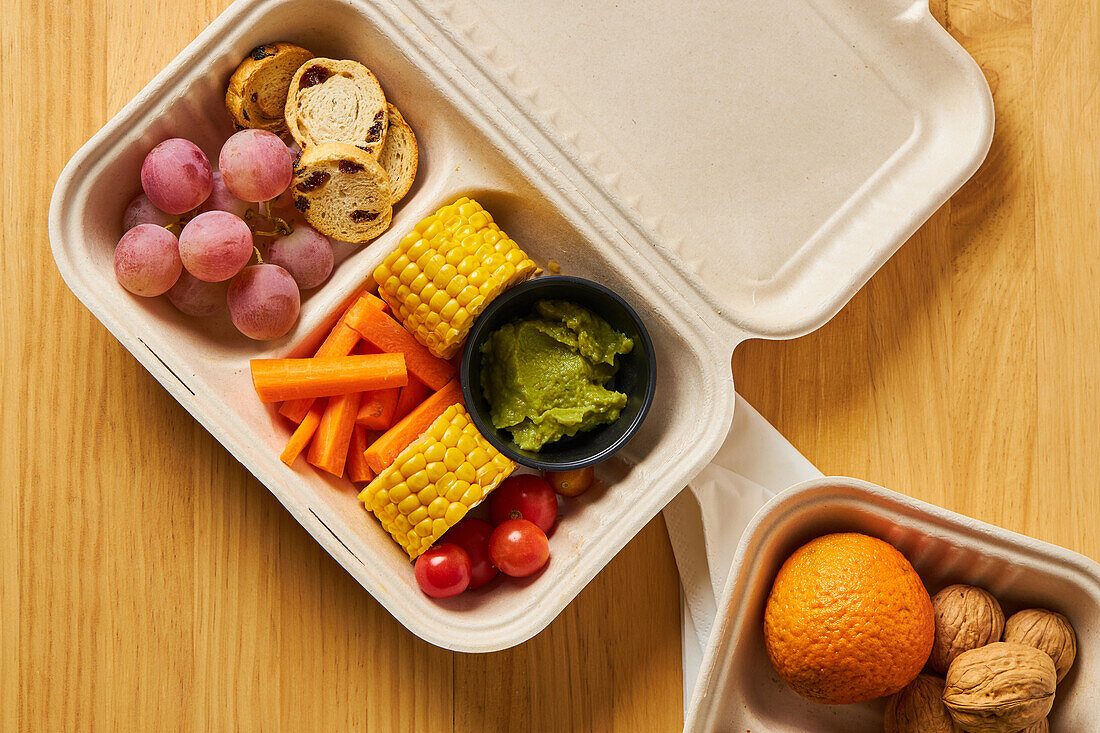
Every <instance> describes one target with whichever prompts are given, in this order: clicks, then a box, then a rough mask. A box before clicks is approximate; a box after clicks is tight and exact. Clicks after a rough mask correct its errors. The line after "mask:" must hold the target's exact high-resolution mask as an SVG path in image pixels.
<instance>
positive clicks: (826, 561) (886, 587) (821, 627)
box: [764, 532, 935, 705]
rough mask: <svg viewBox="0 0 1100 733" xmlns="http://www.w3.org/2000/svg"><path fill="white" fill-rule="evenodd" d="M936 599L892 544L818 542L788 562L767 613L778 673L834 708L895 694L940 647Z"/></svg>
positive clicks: (767, 636)
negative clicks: (934, 608) (935, 645)
mask: <svg viewBox="0 0 1100 733" xmlns="http://www.w3.org/2000/svg"><path fill="white" fill-rule="evenodd" d="M934 636H935V623H934V620H933V614H932V599H931V598H929V596H928V591H927V590H926V589H925V587H924V584H923V583H921V579H920V576H918V575H917V571H916V570H914V569H913V566H912V565H911V564H910V563H909V560H907V559H906V558H905V556H904V555H902V554H901V553H900V552H898V550H897V549H896V548H894V547H893V546H892V545H890V544H888V543H886V542H883V541H882V540H880V539H876V538H874V537H869V536H867V535H864V534H858V533H854V532H847V533H840V534H830V535H825V536H823V537H818V538H817V539H815V540H812V541H810V542H808V543H807V544H805V545H803V546H802V547H800V548H798V549H797V550H796V551H795V552H794V553H793V554H792V555H791V556H790V557H788V558H787V560H786V561H785V562H784V563H783V567H781V568H780V569H779V574H778V575H777V576H776V578H775V582H774V583H773V585H772V589H771V593H770V594H769V595H768V602H767V606H766V608H765V610H764V642H765V645H766V646H767V650H768V656H769V657H770V658H771V661H772V665H773V666H774V667H775V670H776V672H778V673H779V677H780V678H781V679H782V680H783V681H784V682H785V683H787V685H789V686H790V687H791V688H792V689H793V690H794V691H795V692H797V693H798V694H800V695H802V696H803V697H806V698H808V699H810V700H813V701H815V702H820V703H825V704H829V705H841V704H847V703H855V702H864V701H866V700H872V699H874V698H876V697H882V696H884V695H891V694H893V693H895V692H897V691H898V690H900V689H902V688H903V687H905V686H906V685H907V684H909V683H910V682H912V681H913V679H915V678H916V676H917V675H918V674H919V673H920V671H921V669H922V668H923V667H924V664H925V662H926V661H927V660H928V655H929V654H930V653H931V651H932V641H933V637H934Z"/></svg>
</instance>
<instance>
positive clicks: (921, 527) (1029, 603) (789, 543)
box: [685, 477, 1100, 733]
mask: <svg viewBox="0 0 1100 733" xmlns="http://www.w3.org/2000/svg"><path fill="white" fill-rule="evenodd" d="M832 532H862V533H864V534H869V535H872V536H874V537H878V538H879V539H882V540H885V541H886V542H889V543H890V544H892V545H894V546H895V547H897V548H898V549H899V550H901V552H902V553H904V554H905V556H906V557H907V558H908V559H909V560H910V562H912V564H913V567H914V568H915V569H916V570H917V572H918V573H919V574H920V576H921V580H922V581H923V582H924V584H925V586H926V587H927V588H928V591H929V593H931V594H935V593H936V592H937V591H939V590H940V589H941V588H943V587H945V586H947V585H951V584H952V583H966V584H970V585H977V586H980V587H982V588H985V589H986V590H988V591H989V592H990V593H992V594H993V595H994V596H996V598H997V599H998V600H999V601H1000V602H1001V605H1002V607H1003V609H1004V612H1005V616H1006V617H1008V616H1009V615H1011V614H1012V613H1014V612H1016V611H1019V610H1021V609H1024V608H1048V609H1050V610H1053V611H1059V612H1061V613H1063V614H1065V615H1066V616H1067V617H1068V618H1069V620H1070V622H1071V623H1072V624H1073V628H1074V630H1075V632H1076V634H1077V661H1076V662H1075V663H1074V666H1073V668H1072V669H1071V670H1070V672H1069V674H1068V675H1067V676H1066V678H1065V679H1064V680H1062V682H1061V683H1059V685H1058V690H1057V693H1056V696H1055V703H1054V709H1053V710H1052V712H1051V716H1050V724H1051V730H1073V731H1077V730H1098V729H1100V708H1098V706H1097V693H1096V689H1097V688H1096V680H1097V677H1098V675H1100V654H1097V646H1098V645H1100V628H1098V624H1100V566H1098V565H1097V564H1096V563H1095V562H1093V561H1092V560H1089V559H1088V558H1085V557H1083V556H1081V555H1078V554H1077V553H1074V552H1070V551H1069V550H1066V549H1063V548H1061V547H1056V546H1054V545H1051V544H1047V543H1045V542H1039V541H1038V540H1034V539H1031V538H1029V537H1024V536H1022V535H1017V534H1014V533H1012V532H1008V531H1007V530H1003V529H1001V528H999V527H994V526H992V525H988V524H984V523H982V522H978V521H976V520H973V519H970V518H968V517H964V516H962V515H960V514H956V513H954V512H949V511H947V510H944V509H940V508H938V507H934V506H932V505H930V504H925V503H924V502H920V501H917V500H916V499H910V498H908V497H905V496H902V495H901V494H897V493H894V492H892V491H888V490H886V489H883V488H881V487H878V486H875V485H874V484H870V483H867V482H865V481H859V480H856V479H848V478H841V477H828V478H822V479H813V480H811V481H807V482H804V483H801V484H798V485H797V486H794V487H792V488H790V489H788V490H786V491H784V492H782V493H780V494H779V495H777V496H776V497H775V498H774V499H772V500H771V501H770V502H769V503H768V504H767V505H765V507H764V508H763V509H761V510H760V512H759V513H758V514H757V515H756V517H755V518H754V519H753V521H752V523H751V524H750V525H749V526H748V528H747V529H746V530H745V534H744V535H743V536H742V539H741V543H740V545H739V546H738V549H737V555H736V557H735V559H734V562H733V569H732V570H731V572H730V576H729V580H728V581H727V583H726V590H725V593H724V594H723V597H722V598H721V599H720V600H719V605H718V617H717V619H716V621H715V625H714V631H713V632H712V636H711V639H710V643H709V644H708V648H707V652H706V654H705V657H704V659H703V663H702V668H701V670H700V673H699V682H698V684H697V685H696V688H695V694H694V697H693V699H692V701H691V706H690V708H689V710H688V715H687V722H686V726H685V730H688V731H699V732H700V733H701V732H703V731H707V732H710V731H744V730H753V731H756V730H760V731H775V732H777V733H781V732H789V733H795V732H796V731H798V732H799V733H801V732H802V731H809V730H812V731H821V732H822V733H863V732H864V731H866V732H867V733H872V732H874V733H878V732H879V731H881V730H882V725H883V723H882V716H883V711H884V709H885V700H883V699H880V700H875V701H872V702H869V703H861V704H858V705H820V704H817V703H813V702H810V701H809V700H806V699H804V698H802V697H800V696H799V695H798V694H796V693H795V692H794V691H793V690H791V689H790V688H789V687H787V685H786V684H785V683H783V682H782V681H781V680H780V679H779V677H778V675H777V674H776V673H775V670H774V668H773V667H772V664H771V661H770V660H769V659H768V655H767V651H766V650H765V647H764V634H763V625H764V606H765V604H766V602H767V598H768V593H769V592H770V590H771V586H772V582H773V581H774V580H775V576H776V573H778V571H779V568H780V566H781V565H782V564H783V561H784V560H786V559H787V557H789V556H790V554H791V553H792V552H794V551H795V550H796V549H798V548H799V547H801V546H802V545H803V544H805V543H806V542H808V541H810V540H812V539H813V538H815V537H820V536H821V535H824V534H829V533H832Z"/></svg>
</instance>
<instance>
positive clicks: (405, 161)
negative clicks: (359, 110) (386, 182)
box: [378, 104, 420, 204]
mask: <svg viewBox="0 0 1100 733" xmlns="http://www.w3.org/2000/svg"><path fill="white" fill-rule="evenodd" d="M386 112H387V114H388V116H389V120H390V121H389V127H388V128H387V129H386V142H385V143H384V144H383V145H382V152H381V153H379V154H378V162H379V163H381V164H382V167H383V168H384V169H385V170H386V175H387V176H389V177H390V187H391V188H392V189H393V202H392V203H395V204H396V203H397V202H398V201H400V200H401V199H403V198H405V194H407V193H408V192H409V189H410V188H412V185H413V181H414V180H416V166H417V163H419V161H420V153H419V152H418V149H417V147H416V135H414V134H413V131H412V128H411V127H409V123H408V122H405V118H404V117H402V116H401V113H400V112H399V111H398V110H397V107H394V106H393V105H392V104H387V105H386Z"/></svg>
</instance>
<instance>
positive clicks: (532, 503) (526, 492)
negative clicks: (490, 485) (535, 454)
mask: <svg viewBox="0 0 1100 733" xmlns="http://www.w3.org/2000/svg"><path fill="white" fill-rule="evenodd" d="M489 516H490V517H492V519H493V524H496V525H499V524H501V523H502V522H505V521H507V520H509V519H519V518H521V517H522V518H523V519H526V520H527V521H529V522H534V523H535V524H536V525H537V526H538V528H539V529H541V530H542V531H543V532H549V531H550V528H551V527H553V526H554V520H556V519H557V518H558V498H557V497H556V496H554V489H552V488H551V487H550V484H549V483H547V481H546V479H544V478H543V477H541V476H535V475H532V474H529V473H525V474H520V475H519V476H511V477H509V478H506V479H505V480H504V481H503V483H501V485H500V486H498V487H497V489H496V491H494V492H493V493H491V494H489Z"/></svg>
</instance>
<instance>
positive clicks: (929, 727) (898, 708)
mask: <svg viewBox="0 0 1100 733" xmlns="http://www.w3.org/2000/svg"><path fill="white" fill-rule="evenodd" d="M885 728H886V733H960V732H961V730H962V729H961V728H959V726H958V725H956V724H955V721H954V720H952V719H951V714H950V713H949V712H948V711H947V706H945V705H944V704H943V680H941V679H940V678H939V677H933V676H932V675H930V674H922V675H920V676H918V677H917V678H916V679H915V680H913V681H912V682H910V683H909V684H908V685H907V686H906V687H905V688H903V689H902V690H901V691H900V692H896V693H894V694H893V695H891V696H890V699H889V700H888V701H887V703H886V719H885Z"/></svg>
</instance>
